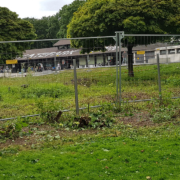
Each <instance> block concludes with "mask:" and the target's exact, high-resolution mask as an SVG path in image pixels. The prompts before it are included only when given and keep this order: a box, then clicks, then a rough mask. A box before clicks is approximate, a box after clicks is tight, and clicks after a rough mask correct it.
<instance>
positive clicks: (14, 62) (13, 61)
mask: <svg viewBox="0 0 180 180" xmlns="http://www.w3.org/2000/svg"><path fill="white" fill-rule="evenodd" d="M17 63H18V60H17V59H14V60H6V64H17Z"/></svg>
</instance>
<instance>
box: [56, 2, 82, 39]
mask: <svg viewBox="0 0 180 180" xmlns="http://www.w3.org/2000/svg"><path fill="white" fill-rule="evenodd" d="M84 3H85V1H80V0H75V1H73V2H72V3H71V4H69V5H65V6H63V7H62V9H61V10H59V13H58V16H59V31H58V33H57V37H59V38H66V37H67V25H68V24H69V23H70V21H71V19H72V17H73V14H74V12H76V11H77V10H78V9H79V7H81V6H82V5H83V4H84Z"/></svg>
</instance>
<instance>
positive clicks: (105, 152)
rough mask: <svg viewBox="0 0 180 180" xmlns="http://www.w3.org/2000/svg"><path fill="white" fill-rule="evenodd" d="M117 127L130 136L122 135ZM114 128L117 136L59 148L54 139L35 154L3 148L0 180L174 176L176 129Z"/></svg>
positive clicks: (161, 179) (178, 159)
mask: <svg viewBox="0 0 180 180" xmlns="http://www.w3.org/2000/svg"><path fill="white" fill-rule="evenodd" d="M123 128H125V129H126V131H131V133H132V132H134V133H133V135H134V136H133V137H131V136H129V137H128V136H127V135H125V134H124V135H123V131H122V129H123ZM175 129H176V130H175ZM116 130H117V131H119V132H121V133H122V134H121V135H120V136H119V137H116V136H115V134H107V137H105V136H102V134H96V135H95V136H87V135H85V134H84V135H82V136H80V137H79V138H78V140H77V139H76V141H74V140H73V139H71V141H69V142H68V143H67V144H65V145H62V144H61V143H60V141H58V140H57V141H56V142H54V143H52V144H49V145H48V146H47V147H44V148H41V149H40V150H39V149H38V150H28V151H21V152H17V151H16V150H14V151H13V150H12V149H11V151H10V150H9V152H10V153H6V152H8V150H6V152H4V154H3V155H1V157H0V162H1V163H0V179H88V180H89V179H94V180H95V179H103V180H104V179H111V180H112V179H123V180H125V179H126V180H131V179H146V177H147V178H148V176H150V177H151V179H156V180H166V179H172V180H176V179H177V180H178V179H179V178H180V174H179V172H180V165H179V164H180V154H179V147H180V143H179V140H180V138H179V133H180V131H179V130H180V129H179V128H174V127H173V126H168V127H164V128H157V129H156V130H155V129H148V130H142V129H140V130H139V132H136V129H133V128H131V127H129V128H128V127H122V126H121V128H120V127H118V128H116ZM128 134H129V135H130V133H128ZM111 136H115V137H111ZM1 153H2V152H1ZM13 153H14V154H13ZM9 169H11V171H9Z"/></svg>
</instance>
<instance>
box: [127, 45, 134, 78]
mask: <svg viewBox="0 0 180 180" xmlns="http://www.w3.org/2000/svg"><path fill="white" fill-rule="evenodd" d="M127 48H128V76H129V77H134V71H133V53H132V48H133V46H132V45H129V46H128V47H127Z"/></svg>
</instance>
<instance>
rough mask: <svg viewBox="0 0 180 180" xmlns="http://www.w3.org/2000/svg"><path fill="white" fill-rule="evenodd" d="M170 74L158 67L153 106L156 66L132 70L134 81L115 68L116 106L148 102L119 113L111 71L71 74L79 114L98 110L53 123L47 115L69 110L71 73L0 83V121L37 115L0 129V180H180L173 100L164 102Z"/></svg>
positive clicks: (178, 119)
mask: <svg viewBox="0 0 180 180" xmlns="http://www.w3.org/2000/svg"><path fill="white" fill-rule="evenodd" d="M178 67H179V64H178V63H177V64H169V65H161V80H162V82H161V84H162V91H163V93H162V97H163V101H162V102H161V103H160V102H159V100H157V98H158V86H157V67H156V66H154V65H147V66H136V67H135V68H134V72H135V77H134V78H128V76H127V69H126V68H122V97H123V100H124V101H127V100H137V99H150V98H155V100H154V101H151V102H140V103H131V104H128V103H122V106H121V108H120V109H118V108H117V107H115V106H114V105H112V102H114V101H115V93H116V86H115V77H116V76H115V68H113V67H111V68H99V69H90V70H84V69H79V70H78V91H79V102H80V107H84V106H85V107H87V106H88V104H90V105H98V104H101V105H102V107H101V108H96V109H89V110H81V111H80V116H76V115H75V112H74V111H71V112H69V113H63V114H62V116H61V117H60V120H59V121H54V117H52V116H55V117H56V115H57V114H54V112H56V113H57V111H59V110H60V109H71V110H74V87H73V81H74V80H73V71H71V70H69V71H63V72H61V73H59V74H57V75H47V76H42V77H32V76H31V75H28V76H27V77H26V78H15V79H8V78H4V79H3V78H2V79H0V83H1V86H0V108H1V111H0V118H5V117H14V116H20V115H26V114H37V113H40V114H41V116H40V117H34V118H20V117H18V118H17V119H15V120H12V121H6V122H0V179H2V180H4V179H8V180H9V179H58V180H59V179H78V180H79V179H88V180H89V179H103V180H104V179H111V180H112V179H116V180H117V179H118V180H119V179H122V180H134V179H135V180H136V179H138V180H139V179H155V180H176V179H177V180H178V179H180V174H179V172H180V165H179V164H180V160H179V159H180V157H179V156H180V153H179V147H180V126H179V125H180V110H179V105H180V99H175V100H172V99H171V97H172V96H178V95H179V85H180V71H179V68H178ZM22 85H28V87H27V88H23V87H21V86H22ZM49 117H51V121H50V118H49ZM89 120H90V122H89V124H88V125H86V126H80V125H81V123H82V121H85V122H87V121H89Z"/></svg>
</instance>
